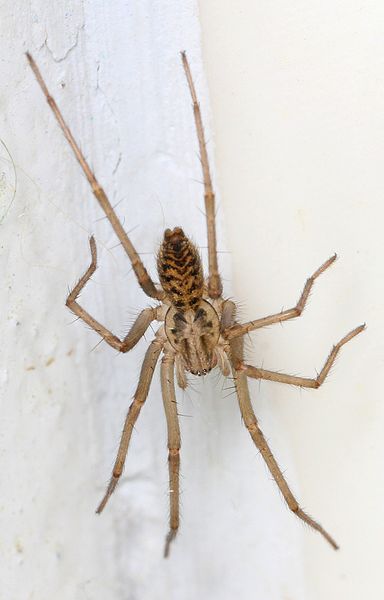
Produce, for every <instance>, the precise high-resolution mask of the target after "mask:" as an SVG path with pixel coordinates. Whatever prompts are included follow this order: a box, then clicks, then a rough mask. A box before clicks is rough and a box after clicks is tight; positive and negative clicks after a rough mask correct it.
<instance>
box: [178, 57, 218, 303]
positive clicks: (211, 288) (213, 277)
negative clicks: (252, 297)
mask: <svg viewBox="0 0 384 600" xmlns="http://www.w3.org/2000/svg"><path fill="white" fill-rule="evenodd" d="M181 58H182V61H183V67H184V71H185V75H186V78H187V81H188V86H189V91H190V93H191V97H192V103H193V115H194V117H195V125H196V133H197V138H198V141H199V150H200V160H201V166H202V169H203V179H204V202H205V215H206V219H207V234H208V264H209V277H208V295H209V297H210V298H219V297H220V296H221V294H222V291H223V286H222V283H221V278H220V274H219V269H218V264H217V248H216V245H217V242H216V214H215V194H214V191H213V187H212V180H211V173H210V170H209V162H208V154H207V147H206V141H205V135H204V127H203V121H202V118H201V112H200V105H199V102H198V100H197V95H196V90H195V85H194V83H193V79H192V74H191V69H190V67H189V63H188V59H187V55H186V53H185V52H182V53H181Z"/></svg>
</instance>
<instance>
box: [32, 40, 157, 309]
mask: <svg viewBox="0 0 384 600" xmlns="http://www.w3.org/2000/svg"><path fill="white" fill-rule="evenodd" d="M27 59H28V61H29V64H30V67H31V69H32V71H33V72H34V74H35V77H36V79H37V82H38V84H39V85H40V87H41V89H42V91H43V94H44V96H45V98H46V100H47V102H48V104H49V106H50V107H51V110H52V112H53V114H54V115H55V117H56V120H57V121H58V123H59V125H60V127H61V129H62V131H63V133H64V135H65V137H66V138H67V140H68V142H69V145H70V146H71V148H72V150H73V152H74V154H75V156H76V158H77V160H78V162H79V164H80V166H81V168H82V170H83V172H84V174H85V176H86V178H87V179H88V181H89V183H90V185H91V188H92V192H93V194H94V196H95V197H96V200H97V201H98V202H99V204H100V206H101V208H102V209H103V211H104V213H105V215H106V217H107V219H108V220H109V222H110V223H111V225H112V227H113V229H114V231H115V233H116V235H117V237H118V238H119V240H120V242H121V245H122V246H123V248H124V250H125V252H126V253H127V255H128V257H129V259H130V261H131V264H132V268H133V270H134V272H135V274H136V277H137V281H138V282H139V285H140V286H141V288H142V289H143V291H144V292H145V293H146V294H147V296H150V297H151V298H157V299H159V300H160V299H161V298H162V297H163V295H164V294H163V292H162V291H161V290H158V289H157V288H156V286H155V284H154V283H153V281H152V279H151V278H150V276H149V274H148V272H147V270H146V268H145V267H144V265H143V263H142V261H141V259H140V257H139V255H138V254H137V252H136V250H135V248H134V246H133V244H132V242H131V240H130V239H129V237H128V236H127V234H126V232H125V231H124V228H123V226H122V224H121V223H120V221H119V219H118V218H117V215H116V213H115V211H114V210H113V208H112V205H111V203H110V201H109V199H108V197H107V195H106V193H105V191H104V190H103V188H102V187H101V185H100V183H99V182H98V181H97V179H96V177H95V174H94V173H93V172H92V170H91V169H90V167H89V165H88V163H87V161H86V160H85V158H84V155H83V153H82V152H81V150H80V148H79V146H78V144H77V142H76V140H75V138H74V137H73V135H72V133H71V130H70V129H69V127H68V125H67V123H66V122H65V120H64V117H63V115H62V114H61V112H60V109H59V107H58V106H57V104H56V101H55V99H54V98H53V97H52V96H51V95H50V93H49V91H48V88H47V86H46V84H45V81H44V79H43V77H42V75H41V73H40V70H39V68H38V66H37V64H36V63H35V61H34V59H33V58H32V56H31V55H30V54H29V52H27Z"/></svg>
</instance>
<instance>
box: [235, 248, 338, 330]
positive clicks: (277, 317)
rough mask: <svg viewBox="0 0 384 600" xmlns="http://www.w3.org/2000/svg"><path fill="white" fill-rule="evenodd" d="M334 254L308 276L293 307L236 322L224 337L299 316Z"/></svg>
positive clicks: (331, 261) (334, 257)
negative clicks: (246, 320)
mask: <svg viewBox="0 0 384 600" xmlns="http://www.w3.org/2000/svg"><path fill="white" fill-rule="evenodd" d="M336 258H337V257H336V254H334V255H333V256H331V258H329V259H328V260H327V261H326V262H325V263H324V264H323V265H321V267H319V268H318V269H317V271H315V272H314V273H313V275H311V277H309V278H308V279H307V281H306V283H305V286H304V289H303V291H302V294H301V296H300V298H299V301H298V303H297V304H296V306H294V307H293V308H289V309H288V310H283V311H282V312H279V313H276V314H274V315H269V316H268V317H263V318H262V319H256V321H249V322H248V323H243V324H242V325H240V324H236V325H233V326H232V327H229V328H228V329H227V330H226V331H224V332H223V335H224V337H226V338H227V339H229V340H230V339H233V338H236V337H239V336H241V335H245V334H246V333H249V332H250V331H253V330H254V329H260V327H266V326H267V325H273V323H281V322H282V321H287V320H288V319H294V318H295V317H299V316H300V315H301V314H302V312H303V310H304V308H305V305H306V302H307V300H308V296H309V293H310V291H311V289H312V286H313V284H314V283H315V280H316V279H317V278H318V277H319V276H320V275H321V274H322V273H324V271H325V270H326V269H328V267H330V266H331V265H332V263H334V262H335V260H336Z"/></svg>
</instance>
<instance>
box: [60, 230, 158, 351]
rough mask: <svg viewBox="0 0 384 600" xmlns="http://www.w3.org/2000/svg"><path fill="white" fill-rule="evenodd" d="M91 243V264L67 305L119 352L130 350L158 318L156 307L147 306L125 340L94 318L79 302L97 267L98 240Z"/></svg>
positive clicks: (68, 298) (91, 239)
mask: <svg viewBox="0 0 384 600" xmlns="http://www.w3.org/2000/svg"><path fill="white" fill-rule="evenodd" d="M89 245H90V248H91V257H92V258H91V264H90V265H89V267H88V269H87V271H86V272H85V273H84V275H83V276H82V277H81V278H80V279H79V281H78V283H77V284H76V285H75V287H74V288H73V290H72V291H71V292H70V293H69V295H68V297H67V300H66V305H67V306H68V308H70V309H71V311H72V312H73V313H74V314H75V315H77V316H78V317H80V319H82V320H83V321H84V322H85V323H87V325H89V326H90V327H91V328H92V329H93V330H94V331H96V332H97V333H98V334H99V335H101V337H102V338H104V340H105V341H106V342H107V343H108V344H109V345H110V346H112V348H115V349H116V350H119V352H128V351H129V350H131V348H133V346H135V345H136V344H137V342H138V341H139V339H140V338H141V337H142V336H143V335H144V333H145V332H146V330H147V329H148V327H149V325H150V323H151V322H152V321H153V320H154V319H156V313H157V310H156V308H145V309H144V310H143V311H142V312H141V313H140V314H139V316H138V317H137V319H136V321H135V322H134V324H133V326H132V328H131V329H130V331H129V332H128V334H127V335H126V336H125V338H124V339H123V340H120V339H119V338H118V337H117V336H116V335H114V334H113V333H112V332H111V331H109V329H107V328H106V327H104V325H101V323H99V322H98V321H96V319H94V318H93V317H92V316H91V315H90V314H89V313H88V312H87V311H86V310H84V308H83V307H82V306H80V304H78V303H77V298H78V296H79V294H80V292H81V290H82V289H83V288H84V286H85V285H86V284H87V282H88V281H89V279H90V278H91V277H92V275H93V273H94V272H95V271H96V267H97V250H96V242H95V239H94V237H93V236H92V237H91V238H90V240H89Z"/></svg>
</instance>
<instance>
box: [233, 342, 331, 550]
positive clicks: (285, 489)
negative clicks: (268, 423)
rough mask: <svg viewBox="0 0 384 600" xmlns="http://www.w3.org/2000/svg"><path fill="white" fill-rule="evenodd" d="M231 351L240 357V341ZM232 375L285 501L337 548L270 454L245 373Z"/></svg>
mask: <svg viewBox="0 0 384 600" xmlns="http://www.w3.org/2000/svg"><path fill="white" fill-rule="evenodd" d="M231 346H232V352H233V354H234V356H237V359H239V358H242V341H240V340H236V344H234V343H233V344H232V345H231ZM233 375H234V378H235V384H236V390H237V397H238V401H239V407H240V411H241V416H242V418H243V420H244V424H245V426H246V427H247V429H248V431H249V434H250V436H251V438H252V440H253V442H254V444H255V446H256V448H257V449H258V450H259V452H260V454H261V456H262V457H263V459H264V461H265V463H266V465H267V467H268V469H269V471H270V473H271V475H272V477H273V478H274V480H275V481H276V483H277V486H278V488H279V489H280V491H281V493H282V494H283V496H284V499H285V501H286V503H287V504H288V507H289V508H290V510H291V511H292V512H293V513H295V514H296V515H297V516H298V517H299V519H301V520H302V521H304V522H305V523H307V524H308V525H309V526H310V527H312V529H315V530H316V531H318V532H319V533H321V535H322V536H323V537H324V538H325V539H326V540H327V542H328V543H329V544H330V545H331V546H332V547H333V548H334V549H335V550H337V549H338V545H337V543H336V542H335V540H334V539H333V538H332V537H331V535H330V534H329V533H328V532H327V531H326V530H325V529H323V527H322V526H321V525H320V524H319V523H318V522H317V521H315V520H314V519H312V517H310V516H309V515H307V514H306V513H305V512H304V511H303V509H302V508H301V507H300V506H299V503H298V502H297V500H296V498H295V496H294V495H293V494H292V492H291V490H290V488H289V486H288V483H287V482H286V480H285V478H284V475H283V473H282V471H281V469H280V467H279V465H278V464H277V462H276V460H275V457H274V456H273V454H272V451H271V449H270V447H269V446H268V443H267V441H266V439H265V437H264V435H263V432H262V431H261V429H260V427H259V424H258V421H257V418H256V415H255V413H254V412H253V408H252V404H251V399H250V396H249V390H248V382H247V375H246V374H245V372H244V371H242V370H237V369H236V368H235V367H233Z"/></svg>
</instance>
